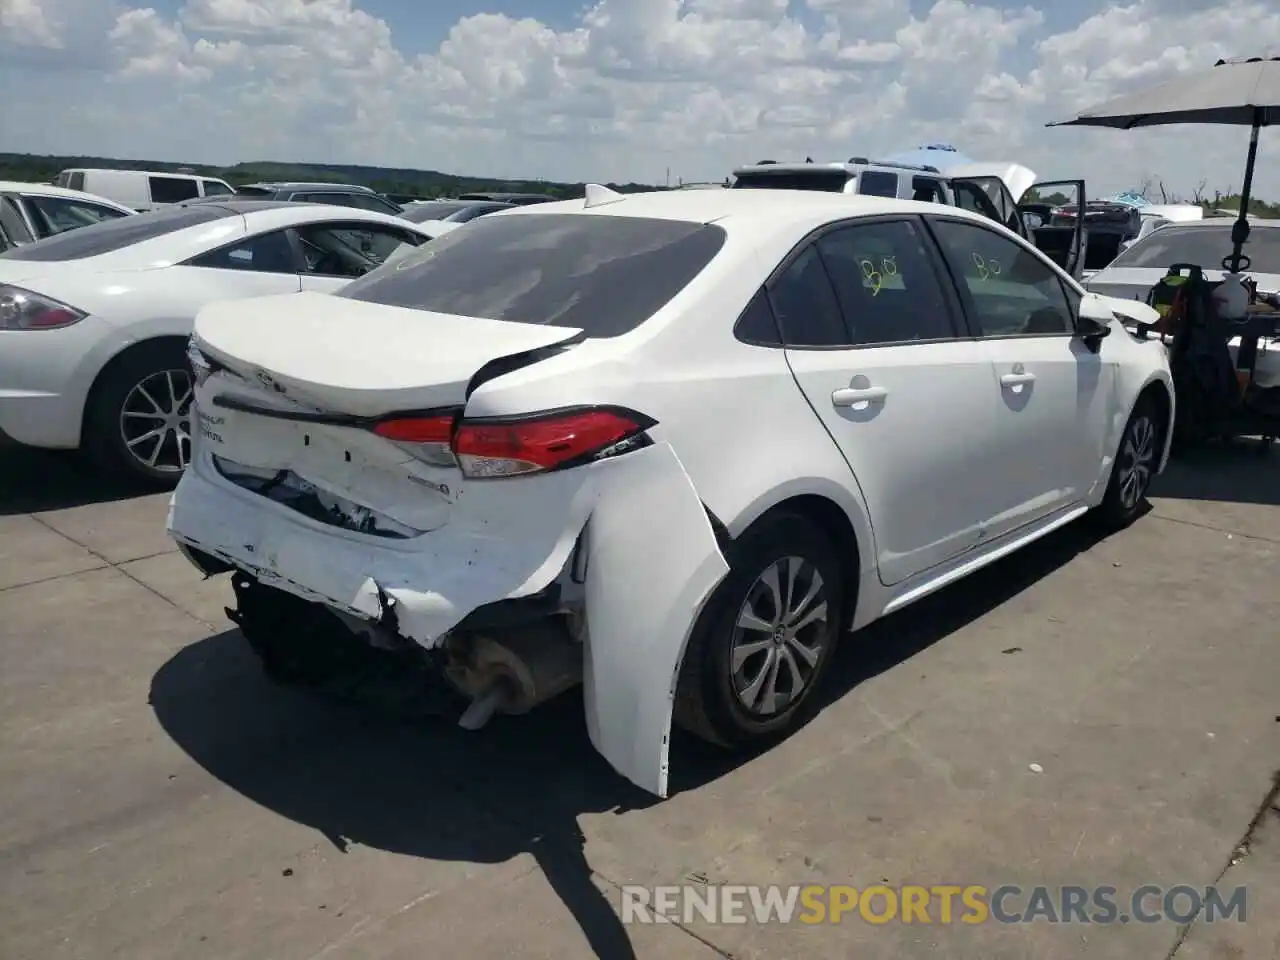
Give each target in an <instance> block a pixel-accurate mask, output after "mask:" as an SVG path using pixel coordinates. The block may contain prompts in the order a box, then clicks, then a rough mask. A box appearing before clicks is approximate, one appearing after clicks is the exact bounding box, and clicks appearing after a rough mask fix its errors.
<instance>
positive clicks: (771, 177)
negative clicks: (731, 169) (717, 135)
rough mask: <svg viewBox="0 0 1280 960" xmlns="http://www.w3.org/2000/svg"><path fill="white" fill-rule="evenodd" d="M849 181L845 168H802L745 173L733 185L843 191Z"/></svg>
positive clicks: (741, 187) (740, 186)
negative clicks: (787, 170) (785, 171)
mask: <svg viewBox="0 0 1280 960" xmlns="http://www.w3.org/2000/svg"><path fill="white" fill-rule="evenodd" d="M848 182H849V174H847V173H846V172H845V171H843V170H802V171H796V172H794V173H743V174H739V176H738V177H737V179H736V180H734V181H733V185H734V187H737V188H739V189H743V188H746V189H765V190H822V191H825V192H827V193H841V192H842V191H843V190H844V185H845V184H846V183H848ZM895 188H896V181H895Z"/></svg>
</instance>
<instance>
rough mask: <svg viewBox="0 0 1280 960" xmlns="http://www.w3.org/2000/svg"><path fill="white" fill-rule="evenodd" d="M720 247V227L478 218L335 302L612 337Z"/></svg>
mask: <svg viewBox="0 0 1280 960" xmlns="http://www.w3.org/2000/svg"><path fill="white" fill-rule="evenodd" d="M724 241H725V233H724V230H723V229H721V228H720V227H717V226H714V225H709V224H701V223H690V222H687V221H683V220H652V219H648V218H642V217H617V216H589V215H582V214H521V215H519V216H506V217H481V218H480V219H478V220H475V221H474V222H472V223H470V224H468V225H467V228H466V229H465V230H454V231H453V232H451V233H448V234H445V235H444V236H442V237H439V238H437V239H435V240H433V241H431V242H430V243H428V244H425V245H423V246H421V247H419V248H418V249H417V250H416V251H414V252H413V253H410V254H408V255H407V256H405V257H403V258H401V259H398V260H397V261H396V262H395V263H394V264H388V265H387V266H385V267H383V268H382V269H379V270H375V271H374V272H372V273H370V274H369V275H368V276H366V277H363V278H361V279H359V280H356V281H355V282H353V283H351V284H348V285H347V286H345V287H343V288H342V290H340V291H339V292H338V293H337V294H335V296H341V297H347V298H350V299H352V300H363V301H366V302H368V303H382V304H387V305H388V306H395V307H408V308H410V309H414V310H430V311H434V312H438V313H449V314H455V315H458V316H463V317H481V318H484V319H489V320H510V321H514V322H518V323H539V324H548V325H551V326H558V327H577V328H580V329H582V330H585V331H586V334H587V336H589V337H616V336H620V335H621V334H624V333H627V332H628V331H630V330H634V329H635V328H636V327H638V326H640V324H642V323H644V321H645V320H647V319H649V317H651V316H652V315H653V314H654V313H656V312H657V311H658V310H659V309H661V308H662V307H663V306H664V305H666V303H667V302H668V301H670V300H671V299H672V298H673V297H674V296H676V294H678V293H679V292H680V291H681V290H683V289H684V288H685V287H686V286H688V284H689V283H690V282H691V281H692V280H693V279H694V278H695V277H696V276H697V275H698V274H699V273H701V272H702V271H703V269H704V268H705V267H706V266H707V264H709V263H710V262H711V260H712V259H714V257H715V256H716V254H717V253H719V252H720V249H721V248H722V247H723V246H724Z"/></svg>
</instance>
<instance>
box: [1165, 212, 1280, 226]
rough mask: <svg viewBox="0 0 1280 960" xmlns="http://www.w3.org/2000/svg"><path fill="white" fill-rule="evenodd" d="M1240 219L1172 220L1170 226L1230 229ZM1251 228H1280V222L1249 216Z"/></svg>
mask: <svg viewBox="0 0 1280 960" xmlns="http://www.w3.org/2000/svg"><path fill="white" fill-rule="evenodd" d="M1239 219H1240V218H1239V217H1204V218H1202V219H1200V220H1170V221H1169V226H1176V227H1185V228H1187V229H1196V230H1199V229H1202V228H1204V227H1218V228H1222V227H1226V228H1228V229H1230V227H1231V225H1232V224H1233V223H1236V222H1237V221H1239ZM1249 226H1250V228H1252V227H1280V220H1277V219H1271V218H1266V217H1255V216H1253V215H1252V214H1250V215H1249Z"/></svg>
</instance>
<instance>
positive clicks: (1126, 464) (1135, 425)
mask: <svg viewBox="0 0 1280 960" xmlns="http://www.w3.org/2000/svg"><path fill="white" fill-rule="evenodd" d="M1156 434H1157V431H1156V425H1155V423H1154V421H1152V419H1151V418H1150V417H1148V416H1139V417H1137V418H1135V419H1134V421H1133V422H1132V423H1131V424H1129V430H1128V433H1127V434H1126V435H1125V438H1124V443H1123V444H1122V445H1121V447H1120V463H1119V464H1118V466H1119V468H1120V503H1121V505H1122V506H1123V507H1124V508H1125V509H1126V510H1132V509H1133V508H1134V507H1136V506H1137V505H1138V502H1139V501H1140V500H1141V499H1142V497H1143V495H1144V494H1145V493H1146V492H1147V486H1148V485H1149V484H1150V483H1151V474H1152V469H1153V467H1154V464H1155V457H1156Z"/></svg>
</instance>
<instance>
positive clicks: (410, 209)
mask: <svg viewBox="0 0 1280 960" xmlns="http://www.w3.org/2000/svg"><path fill="white" fill-rule="evenodd" d="M514 206H516V204H514V203H501V202H500V201H497V200H428V201H427V202H426V203H411V204H409V205H408V206H407V207H405V208H404V213H402V214H400V216H402V217H404V219H406V220H409V221H412V222H413V223H425V222H426V221H428V220H443V221H445V222H446V223H466V222H467V221H468V220H474V219H475V218H476V217H483V216H484V215H485V214H486V213H495V212H497V211H498V210H510V209H511V208H512V207H514Z"/></svg>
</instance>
